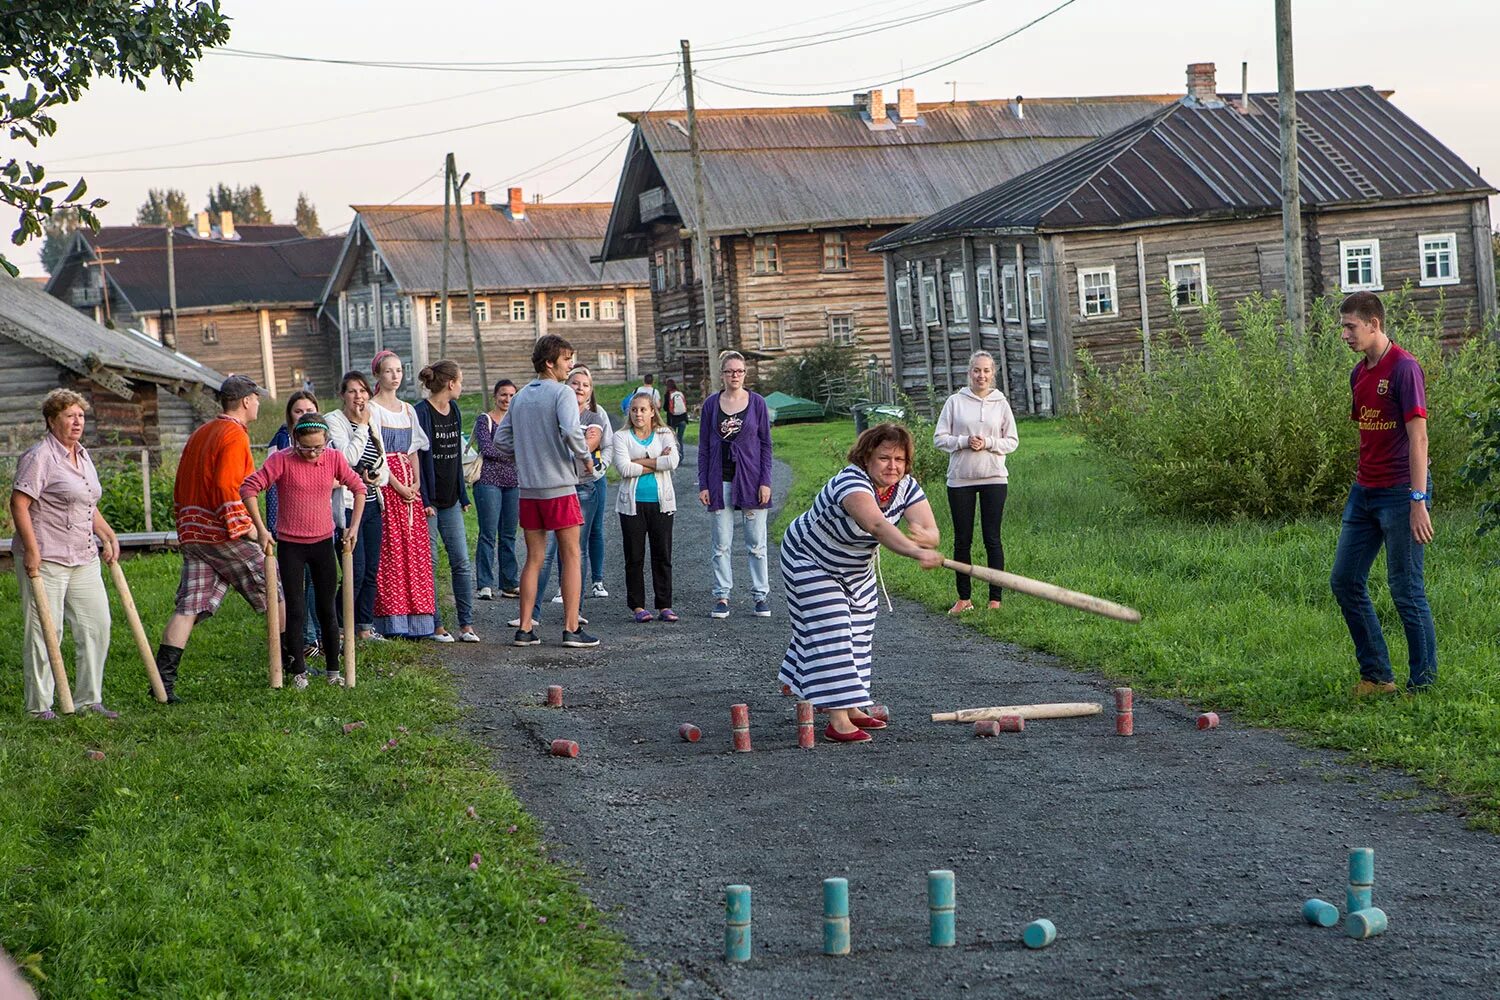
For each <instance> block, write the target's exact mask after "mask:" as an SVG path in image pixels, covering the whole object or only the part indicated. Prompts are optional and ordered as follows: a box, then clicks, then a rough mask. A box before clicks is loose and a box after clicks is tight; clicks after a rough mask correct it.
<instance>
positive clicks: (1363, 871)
mask: <svg viewBox="0 0 1500 1000" xmlns="http://www.w3.org/2000/svg"><path fill="white" fill-rule="evenodd" d="M1349 884H1350V885H1374V884H1375V848H1373V847H1356V848H1355V849H1354V850H1352V851H1350V852H1349Z"/></svg>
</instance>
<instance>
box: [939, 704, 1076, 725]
mask: <svg viewBox="0 0 1500 1000" xmlns="http://www.w3.org/2000/svg"><path fill="white" fill-rule="evenodd" d="M1102 708H1103V706H1101V705H1099V704H1097V703H1095V702H1092V701H1059V702H1053V703H1052V704H1042V705H999V706H996V707H994V708H960V709H959V710H958V711H956V712H933V713H932V721H933V722H980V721H983V720H985V719H998V718H1000V717H1001V716H1005V715H1019V716H1020V717H1021V718H1023V719H1072V718H1076V717H1078V716H1081V715H1098V714H1099V712H1100V711H1101V709H1102Z"/></svg>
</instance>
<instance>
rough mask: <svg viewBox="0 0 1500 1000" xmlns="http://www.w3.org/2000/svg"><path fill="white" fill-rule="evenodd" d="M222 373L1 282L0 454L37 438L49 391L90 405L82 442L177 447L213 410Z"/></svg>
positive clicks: (18, 284) (15, 283)
mask: <svg viewBox="0 0 1500 1000" xmlns="http://www.w3.org/2000/svg"><path fill="white" fill-rule="evenodd" d="M223 381H224V376H223V375H221V374H219V373H218V372H216V371H214V370H212V369H210V368H206V367H204V366H203V365H200V364H198V363H196V362H194V361H193V360H191V359H189V358H185V357H183V356H181V355H179V354H177V353H175V352H173V351H170V350H168V349H167V348H165V347H163V346H162V345H161V344H158V343H156V342H155V341H153V340H151V339H150V338H148V337H147V336H145V335H144V334H141V333H136V332H132V331H125V330H110V329H107V328H105V327H103V326H100V325H99V324H98V323H95V322H94V321H93V320H91V319H89V318H88V317H86V316H83V315H81V314H79V313H78V312H77V311H76V310H75V309H73V308H71V307H69V306H68V305H66V304H64V303H62V302H60V301H58V300H57V299H56V298H53V297H52V296H50V295H48V294H47V293H46V291H45V290H43V289H42V288H40V287H38V286H37V285H35V284H33V283H31V282H29V281H25V280H23V279H11V278H0V450H4V451H12V452H13V451H20V450H24V449H25V448H29V447H30V446H31V445H33V444H35V443H36V442H37V440H39V439H40V437H41V435H42V434H43V433H44V432H45V430H46V427H45V425H44V424H43V422H42V397H43V396H45V395H46V394H47V393H48V392H50V391H52V390H53V389H57V388H60V387H61V388H66V389H72V390H74V391H75V392H78V393H81V394H82V395H83V396H85V397H86V398H87V399H88V400H89V403H90V406H91V407H92V408H93V412H92V413H90V414H89V420H88V428H87V433H86V436H85V441H86V442H87V443H88V444H90V445H100V444H106V445H137V446H142V447H147V448H152V449H155V448H158V447H160V448H164V449H168V450H177V449H180V448H181V447H182V445H183V443H184V442H186V441H187V437H188V435H189V434H191V433H192V431H193V428H195V427H197V426H198V424H200V423H201V422H203V420H205V419H207V418H209V417H211V416H212V415H213V414H215V413H217V412H218V411H219V407H218V405H217V404H216V403H215V402H214V398H213V392H214V390H216V389H218V387H219V385H220V384H221V383H222V382H223Z"/></svg>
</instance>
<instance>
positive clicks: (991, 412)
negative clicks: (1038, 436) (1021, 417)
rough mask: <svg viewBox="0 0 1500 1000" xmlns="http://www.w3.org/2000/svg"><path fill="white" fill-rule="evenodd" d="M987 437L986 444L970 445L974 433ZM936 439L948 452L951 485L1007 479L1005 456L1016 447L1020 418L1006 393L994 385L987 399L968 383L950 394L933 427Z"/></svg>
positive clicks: (979, 484)
mask: <svg viewBox="0 0 1500 1000" xmlns="http://www.w3.org/2000/svg"><path fill="white" fill-rule="evenodd" d="M976 434H977V435H979V436H980V437H982V438H984V448H983V450H981V451H975V450H974V449H972V448H970V447H969V438H970V437H973V436H974V435H976ZM932 443H933V445H934V446H935V447H936V448H937V449H938V450H939V451H946V452H948V485H949V486H984V485H987V484H990V483H1003V482H1005V481H1006V479H1007V474H1006V471H1005V456H1006V455H1009V454H1010V453H1011V452H1013V451H1015V450H1016V447H1017V446H1018V445H1019V444H1020V443H1021V439H1020V438H1019V437H1018V436H1017V435H1016V418H1015V416H1014V415H1013V414H1012V413H1011V412H1010V403H1008V402H1007V401H1006V399H1005V393H1003V392H1001V391H1000V390H999V389H991V390H990V394H989V395H988V396H985V397H984V398H983V399H981V398H980V397H978V396H976V395H975V394H974V390H973V389H970V388H969V387H968V386H964V387H963V388H962V389H960V390H958V391H957V392H955V393H954V394H953V395H951V396H949V397H948V401H947V402H946V403H944V404H943V412H942V413H941V414H939V415H938V419H937V426H936V427H935V428H934V429H933V434H932Z"/></svg>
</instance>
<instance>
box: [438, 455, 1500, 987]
mask: <svg viewBox="0 0 1500 1000" xmlns="http://www.w3.org/2000/svg"><path fill="white" fill-rule="evenodd" d="M692 464H693V463H692V456H691V455H689V456H688V460H687V461H686V462H685V467H684V469H682V470H680V471H679V473H678V479H677V484H678V494H679V496H682V497H683V498H684V499H685V501H687V502H685V503H684V505H683V509H682V510H681V511H680V512H679V514H678V515H677V518H678V520H677V525H676V533H675V545H676V553H675V555H676V558H675V567H676V570H675V578H676V588H677V597H676V601H677V610H678V611H679V612H680V613H681V614H682V615H683V620H682V621H681V622H680V623H678V624H676V625H667V624H662V623H651V624H647V625H636V624H634V623H631V622H630V621H629V620H628V614H627V610H626V608H625V602H624V597H623V595H624V589H625V588H624V580H623V567H622V562H621V557H620V548H619V544H620V543H619V531H618V521H617V520H615V519H614V514H613V513H611V514H610V518H611V521H610V524H609V526H608V537H607V546H608V557H607V571H606V581H607V586H608V588H609V590H610V592H611V594H612V595H613V596H611V597H609V598H605V599H598V600H594V601H590V602H588V603H587V604H586V606H585V614H586V615H587V616H588V617H589V618H590V619H591V622H592V624H591V625H590V629H591V631H593V632H594V633H595V634H597V635H599V636H600V637H601V638H602V639H603V644H602V645H601V646H600V647H598V648H597V649H593V650H565V649H563V648H562V647H561V646H560V645H558V641H559V639H560V633H561V625H560V617H561V615H560V606H558V605H547V606H545V609H544V612H543V626H542V629H541V632H540V634H541V635H542V638H543V641H544V645H542V646H539V647H533V648H530V649H516V648H513V647H510V646H509V645H502V644H501V643H502V642H506V643H508V639H509V635H510V631H509V630H508V629H506V628H505V619H508V618H510V617H513V616H514V615H515V613H516V602H514V601H496V602H493V603H490V602H483V601H481V602H478V605H477V607H478V609H479V611H478V622H477V624H478V627H479V629H480V631H481V633H482V634H483V635H484V636H485V638H486V642H485V643H484V644H482V645H478V646H468V645H454V646H450V647H447V648H445V649H444V650H443V655H444V657H445V662H447V663H448V664H449V666H450V668H451V669H452V670H453V671H454V672H455V674H456V675H457V676H458V678H459V680H460V684H461V689H462V692H463V696H464V698H465V700H466V702H467V704H468V706H469V711H468V715H467V717H466V721H465V725H466V726H467V727H468V728H469V729H470V730H471V731H472V733H473V734H474V736H475V737H476V738H477V739H479V740H480V741H481V742H482V743H484V744H485V745H486V746H488V747H490V748H492V749H493V752H494V760H495V767H496V768H497V769H498V770H499V771H500V772H501V773H502V774H503V775H504V776H505V777H506V779H507V780H508V781H510V783H511V785H512V786H513V787H514V789H515V791H516V793H517V794H518V795H519V796H520V798H521V800H522V802H523V803H524V804H525V805H526V807H527V808H528V809H529V810H531V812H532V813H533V814H534V815H536V816H537V817H538V818H539V819H540V820H541V822H542V823H543V824H544V826H545V829H546V832H547V837H548V839H549V841H550V842H552V843H554V844H555V845H556V848H555V849H554V852H553V853H554V854H555V855H556V856H558V857H560V858H561V859H563V860H565V861H567V862H569V863H571V864H574V865H576V866H577V867H578V868H580V869H581V870H582V871H583V872H584V873H585V886H586V888H587V890H588V891H589V893H590V894H591V895H592V897H593V898H594V899H595V901H596V902H597V903H598V904H599V905H600V906H602V907H603V908H605V909H606V910H607V911H610V912H612V913H614V914H615V917H614V919H615V923H616V926H617V927H618V928H619V929H620V930H621V931H622V932H623V933H624V935H625V936H626V937H627V939H628V940H629V942H630V944H631V945H632V946H633V948H634V949H635V951H636V953H637V954H638V956H639V960H638V961H636V962H634V963H632V965H631V966H630V969H629V975H630V985H631V986H633V987H636V988H639V989H641V990H643V991H645V992H646V993H648V994H650V995H657V996H666V997H673V998H689V997H691V998H698V997H737V998H739V997H744V998H749V997H765V998H788V997H822V998H832V997H860V996H866V997H903V998H904V997H955V996H1006V997H1048V998H1074V997H1135V998H1145V997H1245V998H1250V997H1269V996H1295V997H1300V998H1314V997H1360V998H1369V997H1387V996H1389V997H1401V998H1403V1000H1406V998H1411V997H1444V998H1446V997H1494V996H1496V995H1500V987H1497V986H1496V978H1495V977H1496V974H1497V972H1500V944H1497V932H1500V894H1497V893H1496V892H1495V886H1497V885H1500V851H1497V849H1496V848H1497V844H1496V840H1495V838H1494V837H1492V836H1489V835H1486V834H1480V833H1475V832H1472V831H1468V830H1465V829H1464V828H1463V826H1462V821H1461V820H1460V819H1458V818H1456V817H1455V816H1453V815H1452V814H1451V813H1450V812H1445V811H1443V807H1444V806H1445V804H1446V803H1445V802H1444V801H1443V800H1442V799H1441V798H1440V797H1437V796H1435V795H1433V794H1432V793H1430V792H1428V791H1426V790H1423V789H1421V788H1420V787H1419V786H1417V785H1415V784H1414V783H1412V782H1411V781H1409V780H1408V779H1405V778H1402V777H1399V776H1392V775H1386V774H1381V773H1374V772H1370V771H1366V770H1362V769H1356V768H1353V767H1350V766H1348V765H1346V764H1345V763H1343V762H1342V761H1341V760H1340V759H1339V757H1337V756H1336V755H1332V754H1328V753H1322V752H1318V751H1311V750H1307V749H1304V748H1300V747H1297V746H1295V745H1293V744H1292V743H1291V742H1289V741H1288V740H1286V739H1285V738H1283V737H1282V736H1280V735H1279V734H1277V733H1275V732H1269V731H1265V730H1252V729H1245V728H1241V727H1239V726H1237V725H1236V724H1235V721H1234V719H1232V718H1228V717H1226V718H1225V719H1224V721H1223V722H1222V723H1221V725H1220V727H1219V728H1218V729H1215V730H1210V731H1206V732H1199V731H1198V730H1197V729H1196V728H1195V726H1194V724H1193V719H1194V715H1195V714H1196V713H1195V711H1194V710H1193V709H1192V708H1190V707H1188V706H1184V705H1180V704H1175V703H1170V702H1162V701H1153V700H1148V699H1144V698H1141V697H1139V696H1138V697H1137V698H1136V709H1135V736H1134V737H1131V738H1122V737H1116V736H1115V735H1114V726H1113V722H1112V707H1111V705H1110V697H1109V685H1108V684H1107V683H1106V682H1105V681H1104V680H1103V679H1102V678H1100V677H1098V676H1096V675H1091V674H1087V673H1080V672H1076V671H1073V670H1069V669H1067V668H1066V667H1065V666H1064V665H1062V664H1061V663H1059V662H1057V661H1056V660H1054V659H1051V658H1049V657H1047V656H1043V655H1040V654H1037V653H1033V652H1030V651H1027V650H1024V649H1021V648H1018V647H1015V646H1011V645H1007V644H1005V643H1001V642H996V641H994V640H991V639H988V638H985V637H982V636H979V635H977V634H976V633H974V632H972V631H970V630H968V629H966V628H964V627H962V626H961V625H958V624H957V623H955V622H952V621H950V620H948V619H946V618H945V617H942V616H937V615H933V614H930V613H928V612H926V611H924V610H923V609H921V608H920V607H918V606H917V605H915V604H913V603H911V602H908V601H902V600H897V601H896V604H895V611H894V612H887V611H886V610H885V609H884V606H882V610H881V614H880V618H879V622H878V624H877V626H876V641H875V674H874V692H875V695H876V698H877V699H878V700H880V701H882V702H884V703H886V704H888V705H889V706H890V709H891V713H892V726H891V728H890V729H887V730H885V731H884V732H881V733H878V734H877V736H876V740H875V741H874V743H873V744H871V745H865V746H833V745H829V744H822V743H820V744H819V745H818V746H817V748H816V749H814V750H810V751H806V750H799V749H797V747H796V729H795V726H794V722H793V704H792V701H791V699H789V698H783V697H781V696H780V694H779V688H778V686H777V684H776V681H775V673H776V668H777V665H778V664H779V662H780V658H781V654H782V653H783V651H784V650H785V646H786V640H787V635H788V624H787V618H786V615H785V610H784V607H783V605H782V604H781V600H780V580H779V576H780V574H779V573H778V572H777V569H776V557H775V554H774V552H773V554H772V559H771V563H772V580H773V583H774V587H773V595H772V601H773V609H774V611H775V616H774V617H773V618H771V619H769V620H767V619H758V618H754V617H752V616H751V615H750V614H749V603H748V601H749V595H748V592H747V591H746V590H745V589H743V585H744V584H745V583H746V582H747V581H748V576H747V575H746V570H745V566H744V557H743V549H742V548H741V549H740V550H739V551H737V553H736V582H737V584H739V585H740V588H741V589H738V590H737V591H736V593H735V596H734V613H733V615H732V616H731V617H730V618H728V619H726V620H722V621H716V620H713V619H710V618H709V617H708V610H709V605H710V603H711V602H710V596H709V586H710V582H711V579H712V573H711V568H710V559H711V543H710V540H709V522H708V518H707V516H706V515H705V514H704V513H703V512H702V510H701V509H700V508H699V507H698V505H697V503H696V500H695V499H694V494H695V492H696V491H695V490H694V489H693V488H692V477H691V473H690V468H691V467H692ZM777 475H778V483H777V486H776V493H777V495H778V496H781V495H784V494H785V487H786V480H788V479H789V473H788V470H786V469H785V468H783V467H780V466H778V469H777ZM613 503H614V497H613V495H611V498H610V504H611V508H612V507H613ZM1010 530H1019V529H1018V528H1016V527H1015V526H1010ZM736 541H737V543H738V538H737V539H736ZM893 558H894V557H893ZM1015 599H1016V600H1025V599H1026V598H1022V597H1017V598H1015ZM1121 627H1122V628H1123V627H1128V626H1121ZM1351 676H1352V673H1351ZM549 684H561V685H563V687H564V692H565V699H566V706H567V707H566V708H564V709H562V710H557V709H548V708H545V707H543V705H542V702H543V695H544V692H545V689H546V687H547V685H549ZM1041 701H1098V702H1102V703H1104V704H1105V706H1106V707H1105V711H1104V712H1103V713H1102V714H1101V715H1098V716H1095V717H1092V718H1085V719H1074V720H1064V721H1053V722H1040V721H1039V722H1033V723H1031V724H1029V725H1028V726H1027V729H1026V731H1025V732H1024V733H1020V734H1008V735H1004V736H1001V737H1000V738H998V739H983V740H981V739H974V738H973V737H972V735H971V731H970V728H969V727H966V726H955V725H947V726H944V725H937V724H933V723H931V722H928V721H927V716H928V713H930V712H934V711H942V710H947V709H951V708H955V707H961V706H976V705H999V704H1017V703H1025V702H1041ZM735 702H747V703H748V704H749V705H750V710H751V730H752V734H753V739H754V744H755V750H754V752H753V753H750V754H735V753H732V752H730V733H729V706H730V705H731V704H733V703H735ZM1210 707H1211V706H1210ZM1372 710H1378V709H1372ZM682 722H693V723H696V724H697V725H698V726H700V727H701V728H702V731H703V739H702V741H701V742H699V743H697V744H688V743H684V742H681V741H679V739H678V737H677V727H678V724H679V723H682ZM557 737H566V738H568V739H573V740H577V741H578V743H579V744H580V746H581V748H582V753H581V755H580V756H579V757H578V758H577V759H574V760H566V759H559V758H552V757H549V756H547V753H546V744H547V742H548V741H550V740H551V739H553V738H557ZM1360 846H1370V847H1374V848H1375V851H1376V885H1375V890H1374V899H1375V905H1376V906H1379V907H1382V908H1383V909H1385V910H1386V912H1387V913H1388V914H1389V915H1390V931H1389V932H1388V933H1387V934H1385V935H1384V936H1382V937H1379V938H1375V939H1373V940H1369V941H1355V940H1351V939H1349V938H1347V937H1345V936H1344V934H1343V933H1342V930H1341V929H1339V928H1334V929H1327V930H1325V929H1320V928H1314V927H1310V926H1308V925H1306V924H1304V923H1303V922H1302V920H1301V918H1300V915H1299V910H1300V907H1301V904H1302V901H1303V900H1304V899H1306V898H1307V897H1310V896H1318V897H1321V898H1323V899H1326V900H1328V901H1330V902H1332V903H1334V904H1335V905H1337V906H1339V907H1340V908H1341V909H1342V907H1343V896H1344V881H1345V877H1346V868H1345V864H1346V856H1347V851H1348V849H1349V848H1351V847H1360ZM934 868H949V869H952V870H953V871H954V872H955V873H956V879H957V897H958V905H957V922H958V947H956V948H953V949H943V950H939V949H933V948H929V947H928V946H927V910H926V878H925V873H926V872H927V871H928V870H929V869H934ZM831 876H843V877H846V878H848V880H849V886H850V888H849V893H850V915H851V928H852V930H851V936H852V941H853V950H852V952H851V954H850V955H849V956H848V957H844V958H828V957H824V956H823V955H822V954H821V896H820V886H819V883H820V881H821V880H822V879H824V878H827V877H831ZM738 882H743V883H747V884H749V885H750V886H751V887H752V889H753V911H754V924H753V937H754V957H753V959H752V961H751V962H749V963H748V964H745V965H740V966H729V965H726V964H725V963H724V961H723V958H722V956H723V938H724V899H723V889H724V886H725V885H727V884H730V883H738ZM1037 917H1047V918H1049V919H1050V920H1052V921H1053V923H1055V924H1056V926H1057V931H1058V937H1057V942H1056V944H1054V945H1053V946H1052V947H1051V948H1049V949H1047V950H1045V951H1039V952H1033V951H1028V950H1026V949H1025V948H1024V947H1022V945H1021V944H1020V933H1021V928H1022V927H1023V926H1024V925H1025V924H1026V923H1027V922H1028V921H1030V920H1032V919H1034V918H1037Z"/></svg>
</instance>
